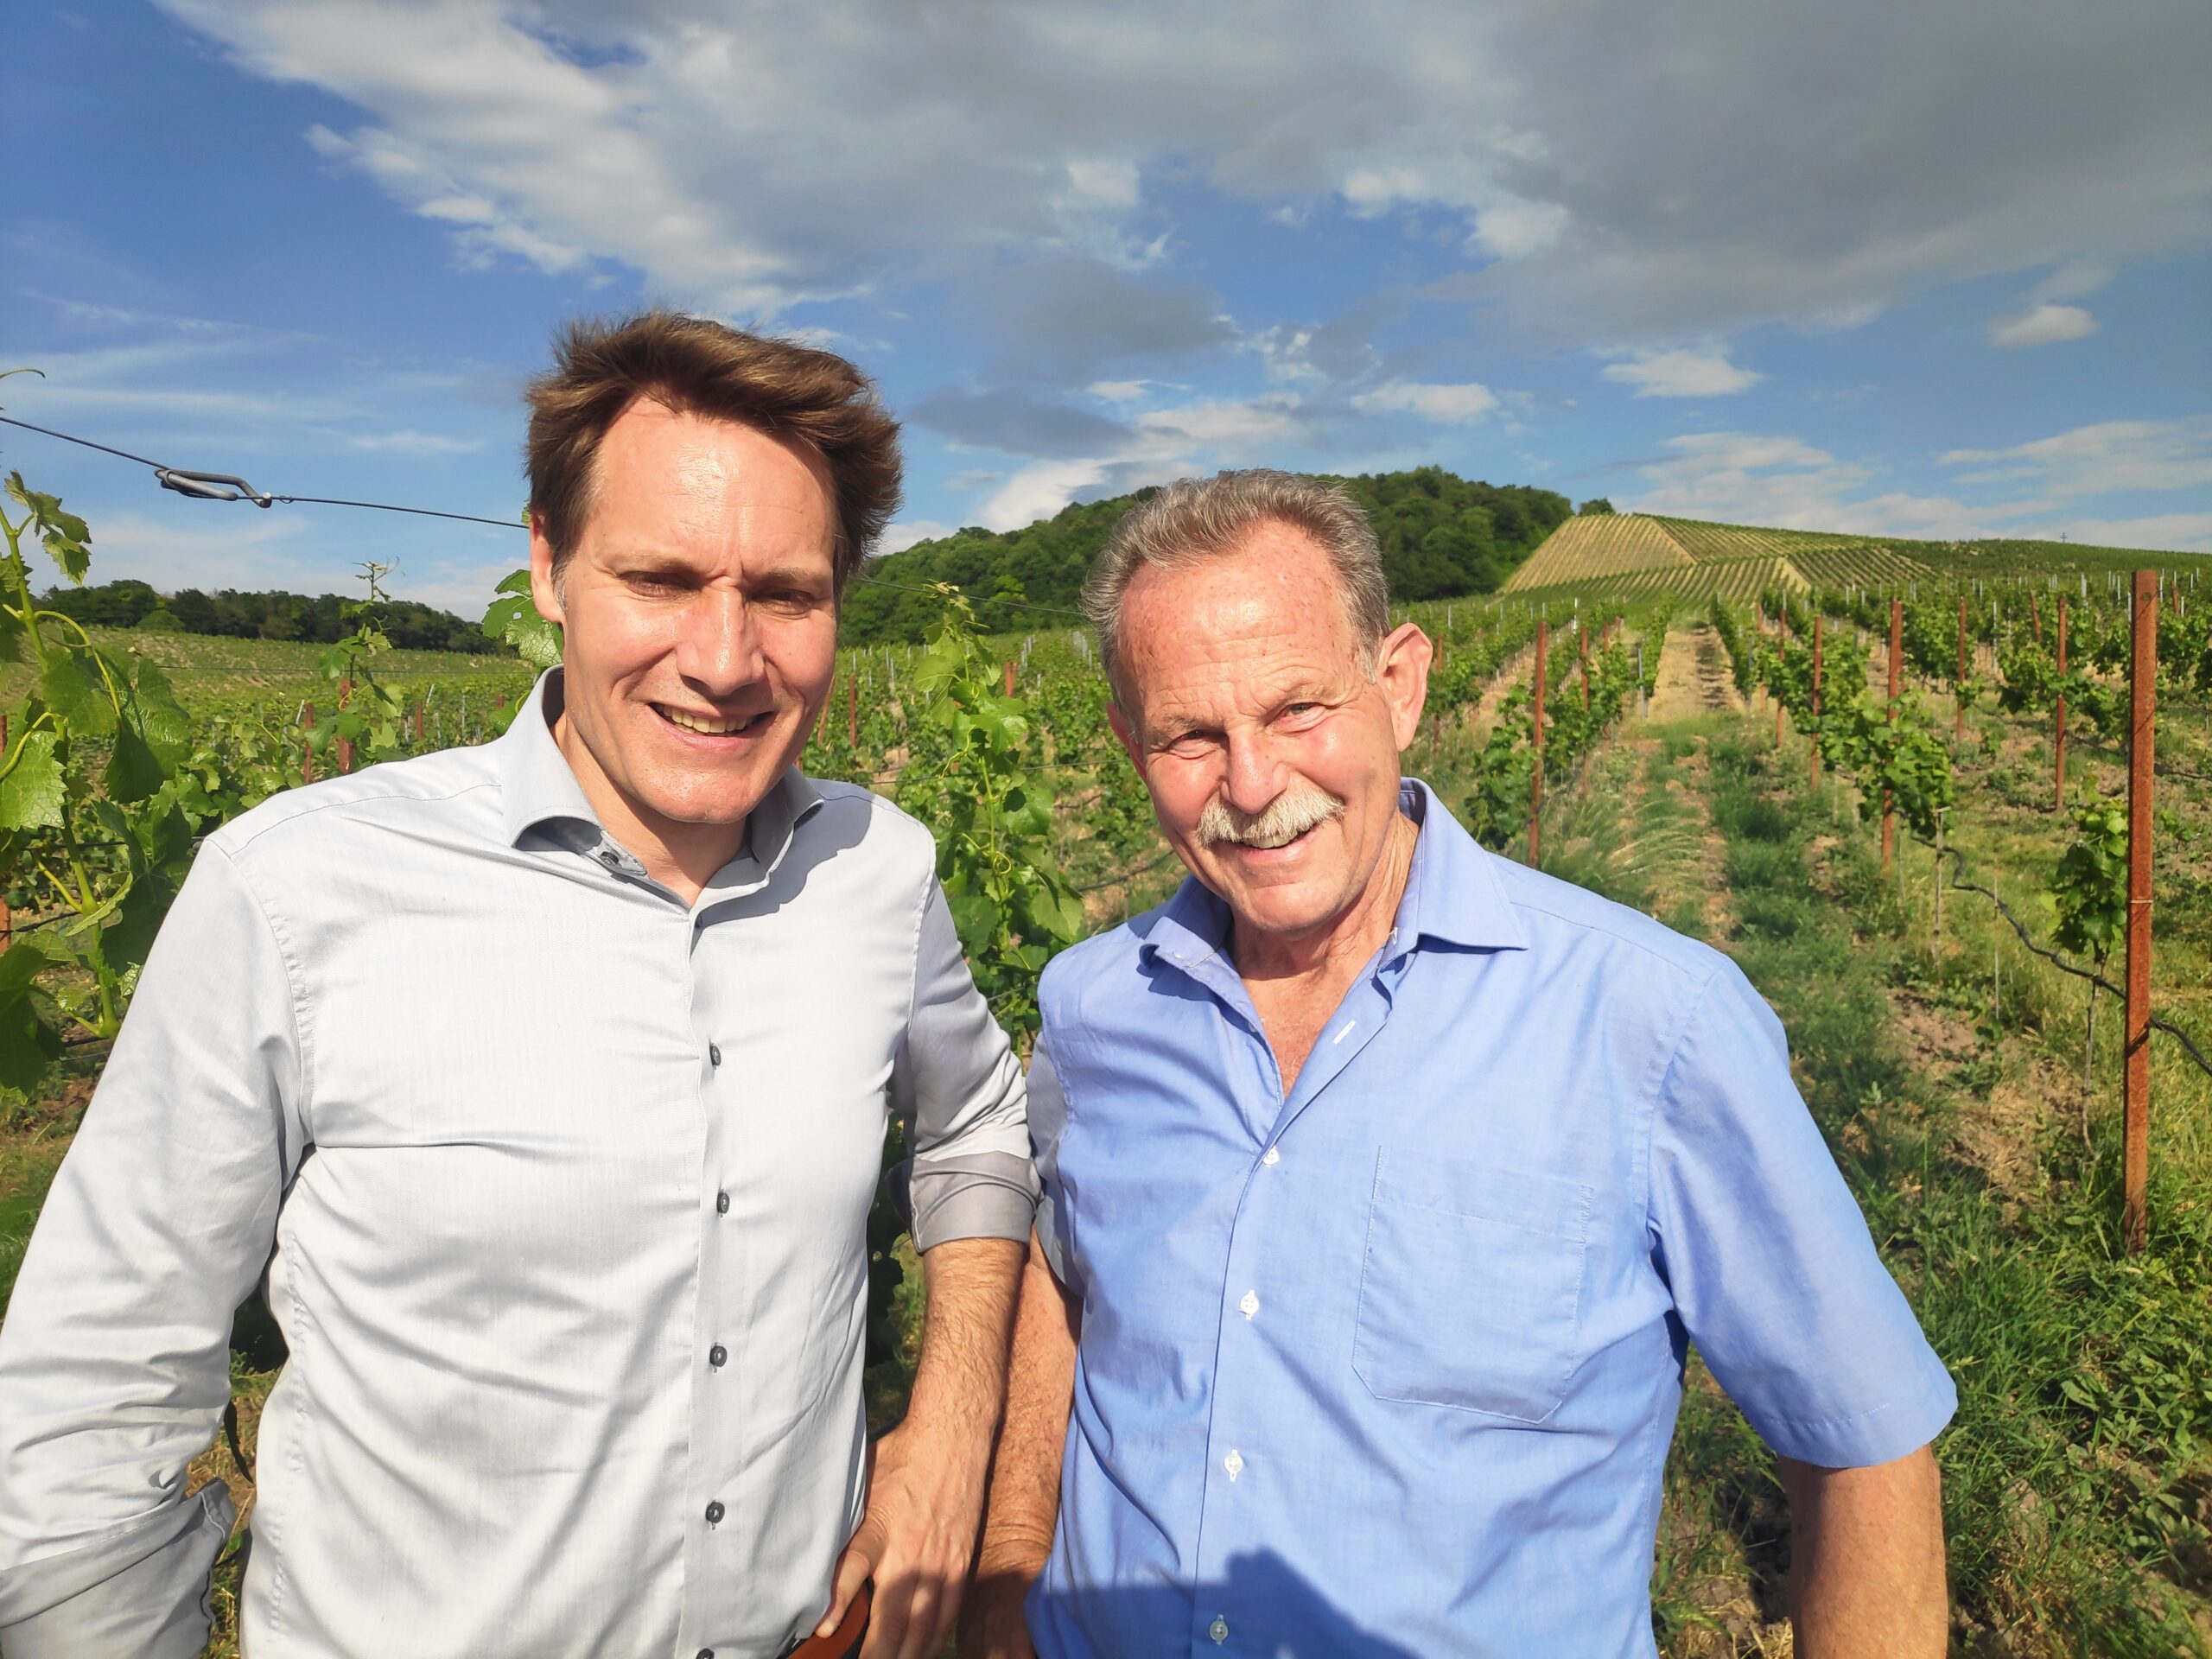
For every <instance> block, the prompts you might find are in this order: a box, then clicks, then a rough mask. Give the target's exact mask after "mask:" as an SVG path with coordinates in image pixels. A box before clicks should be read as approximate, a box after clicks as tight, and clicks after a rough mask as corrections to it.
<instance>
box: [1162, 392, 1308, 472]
mask: <svg viewBox="0 0 2212 1659" xmlns="http://www.w3.org/2000/svg"><path fill="white" fill-rule="evenodd" d="M1303 407H1304V405H1303V404H1302V402H1301V400H1300V397H1299V396H1298V394H1297V393H1295V392H1291V391H1274V392H1267V393H1264V394H1262V396H1260V397H1248V398H1209V399H1207V400H1205V401H1204V402H1201V403H1195V404H1184V405H1182V406H1181V407H1180V408H1177V409H1156V410H1151V411H1150V412H1148V413H1147V414H1143V415H1140V416H1137V418H1136V422H1135V425H1136V429H1137V430H1138V431H1139V432H1140V433H1141V434H1143V435H1146V436H1147V437H1148V438H1156V439H1159V440H1161V441H1164V442H1166V444H1167V445H1168V447H1170V448H1177V449H1181V448H1187V447H1188V446H1189V445H1191V444H1201V445H1204V446H1205V448H1209V449H1213V450H1217V451H1225V452H1227V453H1228V454H1229V455H1230V456H1231V457H1234V456H1236V455H1239V454H1247V453H1249V452H1250V451H1252V450H1253V449H1254V448H1255V447H1258V446H1262V445H1266V444H1269V443H1281V442H1288V441H1290V440H1292V439H1294V438H1295V437H1297V436H1299V435H1300V433H1301V432H1302V431H1303V430H1304V429H1305V422H1304V420H1303V418H1302V416H1301V410H1303ZM1143 448H1146V449H1147V450H1149V451H1154V452H1156V450H1157V448H1158V445H1157V444H1147V445H1145V446H1143Z"/></svg>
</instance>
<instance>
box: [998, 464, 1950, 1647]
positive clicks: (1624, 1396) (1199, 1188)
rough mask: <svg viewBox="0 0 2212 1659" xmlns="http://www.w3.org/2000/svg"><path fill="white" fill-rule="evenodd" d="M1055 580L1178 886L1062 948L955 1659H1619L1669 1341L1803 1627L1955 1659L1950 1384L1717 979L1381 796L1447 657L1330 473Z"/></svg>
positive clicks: (1634, 1598)
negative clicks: (1756, 1444) (1766, 1471)
mask: <svg viewBox="0 0 2212 1659" xmlns="http://www.w3.org/2000/svg"><path fill="white" fill-rule="evenodd" d="M1086 597H1087V601H1088V605H1089V608H1090V613H1091V615H1092V617H1093V620H1095V622H1096V626H1097V628H1098V632H1099V635H1100V639H1101V642H1102V645H1103V647H1104V652H1103V655H1104V660H1105V663H1106V665H1107V669H1108V671H1109V674H1110V675H1111V677H1112V678H1113V683H1114V694H1115V706H1114V711H1113V716H1112V717H1113V721H1114V727H1115V730H1116V733H1117V734H1119V735H1120V737H1121V739H1122V742H1123V743H1124V744H1125V745H1126V746H1127V747H1128V752H1129V754H1130V756H1131V758H1132V759H1133V760H1135V764H1136V766H1137V767H1138V769H1139V770H1140V771H1141V772H1142V773H1143V776H1144V779H1145V782H1146V784H1147V786H1148V787H1149V789H1150V790H1151V792H1152V797H1153V800H1154V805H1155V807H1156V809H1157V810H1158V814H1159V818H1160V825H1161V828H1162V829H1163V830H1164V831H1165V833H1166V836H1167V837H1168V839H1169V840H1170V842H1172V843H1173V846H1174V848H1175V849H1176V851H1177V853H1178V854H1179V855H1180V856H1181V857H1182V859H1183V861H1184V862H1185V864H1186V865H1187V866H1188V867H1189V868H1190V871H1191V879H1189V880H1186V881H1185V883H1184V884H1183V887H1182V888H1181V890H1180V891H1179V893H1176V895H1175V896H1174V898H1173V899H1171V900H1170V901H1169V902H1168V903H1167V904H1166V905H1165V906H1161V907H1160V909H1158V910H1155V911H1153V912H1149V913H1148V914H1147V915H1144V916H1141V917H1139V918H1136V919H1135V920H1134V921H1132V922H1130V923H1129V924H1128V925H1126V926H1123V927H1122V928H1119V929H1117V930H1116V931H1113V932H1111V933H1109V934H1108V935H1106V936H1104V937H1103V938H1097V939H1095V940H1092V941H1090V942H1089V943H1087V944H1084V945H1082V946H1079V947H1078V948H1077V949H1076V950H1071V951H1069V952H1068V953H1066V954H1065V955H1064V956H1062V957H1060V958H1059V959H1058V961H1057V962H1056V963H1053V964H1052V968H1051V969H1049V970H1048V971H1047V973H1046V978H1045V983H1044V988H1043V993H1042V1001H1043V1007H1044V1013H1045V1027H1044V1034H1043V1038H1042V1040H1041V1041H1040V1043H1039V1048H1038V1052H1037V1056H1036V1058H1035V1061H1034V1064H1033V1067H1032V1071H1031V1081H1030V1089H1031V1108H1030V1119H1029V1122H1030V1130H1031V1135H1032V1138H1033V1142H1034V1144H1035V1147H1036V1154H1037V1160H1038V1166H1039V1174H1040V1175H1041V1177H1042V1179H1043V1183H1044V1186H1045V1194H1046V1197H1045V1202H1044V1204H1043V1205H1042V1206H1041V1207H1040V1209H1039V1217H1038V1224H1037V1230H1036V1237H1035V1242H1034V1245H1033V1251H1032V1259H1031V1263H1030V1267H1029V1268H1028V1271H1027V1279H1026V1281H1025V1283H1024V1287H1023V1293H1022V1300H1021V1307H1020V1314H1019V1319H1018V1324H1017V1334H1016V1340H1015V1357H1014V1379H1013V1384H1012V1391H1011V1394H1010V1397H1009V1403H1008V1409H1007V1422H1006V1427H1005V1429H1004V1432H1003V1434H1002V1437H1001V1444H1000V1447H999V1451H998V1455H997V1460H996V1464H995V1473H994V1480H993V1489H992V1494H991V1498H990V1504H989V1511H988V1524H987V1529H986V1535H985V1541H984V1547H983V1554H982V1573H983V1580H984V1582H983V1586H982V1593H981V1595H979V1596H978V1597H976V1598H975V1599H972V1600H971V1603H970V1606H971V1614H972V1616H971V1618H970V1621H969V1642H970V1643H972V1645H971V1646H970V1645H963V1649H962V1650H963V1653H970V1652H977V1653H988V1654H992V1655H1014V1654H1027V1653H1030V1652H1032V1651H1034V1652H1035V1653H1039V1654H1042V1655H1044V1656H1046V1659H1090V1656H1100V1659H1104V1656H1140V1655H1141V1656H1147V1659H1149V1656H1156V1655H1161V1654H1167V1653H1191V1654H1205V1653H1212V1652H1217V1651H1218V1652H1225V1653H1226V1652H1236V1653H1252V1654H1263V1655H1267V1656H1270V1659H1276V1656H1284V1655H1291V1656H1299V1659H1312V1656H1317V1655H1334V1654H1345V1655H1350V1654H1358V1655H1363V1656H1394V1655H1404V1656H1418V1659H1440V1656H1446V1655H1460V1656H1478V1655H1481V1656H1526V1655H1537V1654H1541V1655H1547V1656H1549V1655H1606V1656H1649V1655H1650V1654H1652V1653H1653V1652H1654V1643H1653V1638H1652V1630H1651V1622H1650V1613H1649V1601H1648V1595H1647V1584H1648V1581H1649V1575H1650V1571H1651V1563H1652V1556H1653V1546H1654V1534H1655V1529H1656V1522H1657V1517H1658V1512H1659V1503H1660V1488H1661V1473H1662V1465H1663V1463H1664V1459H1665V1455H1666V1451H1667V1446H1668V1441H1669V1435H1670V1433H1671V1430H1672V1427H1673V1425H1674V1421H1675V1411H1676V1408H1677V1406H1678V1404H1679V1402H1680V1399H1681V1389H1682V1378H1683V1364H1684V1358H1685V1354H1686V1351H1687V1348H1688V1344H1689V1343H1690V1342H1692V1341H1694V1342H1696V1344H1698V1346H1699V1349H1700V1352H1701V1353H1702V1354H1703V1356H1704V1357H1705V1359H1706V1361H1707V1363H1708V1365H1709V1366H1710V1368H1711V1369H1712V1371H1713V1375H1714V1376H1716V1377H1718V1378H1719V1381H1720V1383H1722V1385H1723V1386H1724V1387H1725V1388H1726V1389H1727V1390H1728V1391H1729V1393H1730V1394H1731V1395H1732V1396H1733V1397H1734V1399H1735V1400H1736V1402H1737V1403H1738V1405H1740V1406H1741V1407H1742V1408H1743V1409H1744V1411H1745V1414H1746V1415H1747V1416H1748V1417H1749V1419H1750V1420H1751V1423H1752V1424H1753V1426H1754V1427H1757V1429H1758V1431H1759V1433H1761V1434H1762V1435H1764V1438H1765V1439H1766V1440H1767V1442H1768V1444H1769V1445H1770V1446H1772V1447H1773V1448H1774V1450H1775V1451H1776V1452H1777V1453H1778V1454H1779V1456H1780V1457H1781V1459H1782V1460H1783V1463H1782V1467H1783V1479H1784V1484H1786V1486H1787V1487H1788V1489H1789V1497H1790V1500H1791V1505H1792V1510H1793V1514H1794V1516H1795V1518H1796V1540H1795V1555H1796V1578H1797V1584H1796V1592H1797V1593H1796V1622H1797V1643H1798V1645H1797V1649H1796V1650H1797V1652H1798V1653H1799V1654H1800V1655H1801V1656H1805V1659H1841V1656H1864V1659H1877V1656H1879V1659H1911V1656H1916V1655H1934V1654H1939V1653H1941V1652H1942V1650H1943V1647H1944V1640H1945V1610H1944V1600H1945V1598H1944V1583H1943V1550H1942V1525H1941V1514H1940V1506H1939V1503H1938V1499H1937V1481H1936V1465H1935V1461H1934V1459H1933V1457H1932V1456H1931V1454H1930V1452H1929V1449H1928V1446H1929V1441H1930V1440H1932V1439H1933V1437H1934V1436H1935V1434H1936V1431H1937V1430H1939V1429H1940V1428H1942V1426H1943V1424H1944V1423H1945V1421H1947V1420H1948V1418H1949V1416H1950V1414H1951V1413H1952V1410H1953V1408H1954V1406H1955V1395H1954V1393H1953V1390H1952V1388H1951V1383H1950V1380H1949V1378H1948V1376H1946V1374H1945V1372H1944V1370H1943V1367H1942V1364H1941V1363H1939V1362H1938V1361H1937V1359H1936V1356H1935V1354H1934V1353H1933V1352H1932V1351H1930V1350H1929V1346H1928V1344H1927V1343H1926V1342H1925V1341H1924V1340H1923V1338H1922V1336H1921V1333H1920V1332H1919V1329H1918V1327H1917V1326H1916V1324H1915V1322H1914V1319H1913V1316H1912V1314H1911V1313H1910V1310H1909V1309H1908V1307H1907V1306H1906V1305H1905V1302H1904V1298H1903V1297H1902V1296H1900V1295H1899V1294H1898V1293H1897V1287H1896V1285H1895V1284H1894V1283H1893V1282H1892V1281H1891V1279H1890V1276H1889V1274H1887V1273H1886V1272H1885V1270H1884V1268H1883V1267H1882V1265H1881V1263H1880V1262H1879V1261H1878V1258H1877V1257H1876V1255H1875V1253H1874V1249H1873V1247H1872V1242H1871V1241H1870V1240H1869V1238H1868V1236H1867V1233H1866V1226H1865V1224H1864V1223H1863V1222H1862V1221H1861V1219H1860V1217H1859V1212H1858V1211H1857V1209H1856V1207H1855V1206H1854V1205H1853V1202H1852V1199H1851V1197H1850V1195H1849V1193H1848V1192H1847V1190H1846V1189H1845V1187H1844V1185H1843V1183H1842V1181H1841V1180H1840V1179H1839V1177H1838V1175H1837V1173H1836V1169H1835V1166H1834V1162H1833V1161H1832V1160H1831V1159H1830V1157H1829V1155H1828V1154H1827V1149H1826V1147H1824V1145H1823V1144H1822V1142H1821V1137H1820V1135H1819V1133H1818V1131H1817V1130H1816V1129H1815V1127H1814V1124H1813V1122H1812V1121H1811V1119H1810V1117H1809V1116H1808V1114H1807V1112H1806V1110H1805V1108H1804V1106H1803V1103H1802V1101H1801V1100H1800V1099H1799V1097H1798V1096H1797V1093H1796V1090H1795V1088H1794V1087H1793V1085H1792V1084H1791V1081H1790V1076H1789V1059H1788V1055H1787V1052H1786V1050H1785V1048H1784V1045H1783V1034H1782V1031H1781V1027H1780V1026H1779V1025H1778V1024H1777V1021H1776V1020H1775V1018H1774V1016H1773V1014H1771V1013H1770V1012H1769V1010H1768V1009H1767V1007H1766V1006H1765V1004H1764V1002H1762V1001H1760V1000H1759V998H1758V995H1757V994H1756V993H1755V992H1754V991H1753V990H1752V988H1751V986H1750V985H1749V983H1748V982H1746V981H1745V978H1744V976H1743V975H1742V974H1741V973H1740V972H1738V969H1736V968H1735V966H1734V965H1733V964H1732V963H1730V962H1729V961H1728V960H1727V959H1726V957H1722V956H1720V955H1719V953H1717V952H1715V951H1713V950H1709V949H1707V947H1706V946H1704V945H1702V944H1696V943H1694V942H1693V941H1691V940H1688V939H1686V938H1681V937H1680V936H1678V935H1676V934H1674V933H1672V932H1669V931H1668V930H1667V929H1665V928H1663V927H1662V926H1660V925H1657V924H1656V923H1655V922H1653V921H1651V920H1649V918H1645V917H1643V916H1641V915H1638V914H1637V913H1635V912H1630V911H1628V910H1624V909H1623V908H1621V907H1620V906H1616V905H1612V904H1609V903H1607V902H1605V900H1603V899H1598V898H1596V897H1594V896H1592V894H1590V893H1585V892H1583V891H1581V890H1580V889H1578V888H1575V887H1569V886H1567V885H1566V884H1564V883H1561V882H1559V881H1556V880H1551V879H1549V878H1548V877H1546V876H1543V875H1541V874H1537V873H1536V872H1535V871H1533V870H1529V869H1526V868H1522V867H1521V866H1519V865H1516V864H1513V863H1510V862H1508V861H1504V860H1503V859H1500V858H1497V857H1495V856H1493V855H1491V854H1489V853H1486V852H1484V850H1483V849H1481V848H1479V847H1478V846H1477V845H1476V844H1475V842H1473V841H1472V840H1471V838H1470V837H1469V836H1467V835H1466V833H1465V831H1464V830H1463V829H1460V827H1459V825H1458V824H1457V823H1454V822H1453V821H1452V817H1451V815H1450V814H1449V812H1448V811H1446V809H1445V808H1444V806H1443V804H1442V803H1440V801H1439V800H1438V799H1437V798H1436V797H1435V795H1434V794H1433V793H1432V792H1431V791H1429V790H1428V789H1427V787H1426V786H1425V785H1421V784H1420V783H1418V782H1414V781H1410V780H1406V779H1402V777H1401V775H1400V772H1399V759H1398V758H1399V755H1400V754H1401V753H1402V751H1403V750H1404V748H1405V747H1406V746H1407V744H1408V742H1409V741H1412V738H1413V736H1414V731H1415V729H1416V728H1417V726H1418V724H1419V721H1420V718H1421V705H1422V699H1423V696H1424V691H1425V686H1426V682H1427V671H1428V667H1429V662H1430V655H1431V653H1430V645H1429V642H1428V640H1427V639H1426V638H1424V637H1423V636H1422V634H1421V631H1420V629H1419V628H1417V627H1415V626H1413V625H1411V624H1410V623H1408V624H1406V625H1403V626H1399V627H1396V628H1391V627H1390V626H1389V623H1388V611H1387V607H1386V602H1385V601H1386V594H1385V592H1384V588H1383V578H1382V573H1381V568H1380V563H1379V559H1378V556H1377V554H1376V545H1375V541H1374V537H1373V535H1372V533H1371V532H1370V530H1369V528H1368V526H1367V524H1366V523H1365V521H1364V519H1363V518H1362V516H1361V515H1360V513H1359V512H1358V510H1357V507H1356V506H1355V505H1353V504H1352V503H1351V500H1350V499H1348V498H1347V497H1345V496H1344V494H1343V493H1341V492H1340V491H1338V490H1337V489H1335V488H1332V487H1330V486H1325V485H1323V484H1320V483H1318V482H1314V481H1313V480H1302V479H1297V478H1293V477H1289V476H1286V475H1284V474H1274V473H1244V474H1224V475H1223V476H1221V477H1219V478H1217V479H1214V480H1211V481H1207V482H1203V483H1199V482H1185V483H1183V484H1179V485H1177V486H1174V487H1173V488H1171V489H1168V490H1166V491H1165V492H1163V493H1160V495H1159V496H1157V497H1155V498H1154V499H1152V500H1151V501H1150V502H1148V503H1147V504H1146V505H1143V506H1141V507H1140V508H1139V509H1137V510H1136V511H1135V512H1132V513H1131V514H1130V515H1129V516H1128V518H1125V519H1124V520H1123V521H1122V524H1121V525H1120V526H1119V528H1118V529H1117V531H1116V535H1115V537H1114V539H1113V541H1112V543H1111V544H1110V546H1109V549H1108V550H1107V551H1106V552H1105V553H1104V555H1103V556H1102V557H1101V559H1100V561H1099V563H1098V565H1097V568H1096V571H1095V573H1094V575H1093V578H1092V582H1091V585H1090V590H1089V592H1088V594H1087V595H1086ZM1071 1408H1072V1414H1071ZM1032 1580H1033V1581H1034V1583H1033V1588H1031V1589H1030V1590H1029V1592H1028V1596H1027V1629H1026V1630H1025V1629H1024V1628H1023V1624H1022V1621H1021V1619H1020V1618H1019V1616H1018V1614H1017V1610H1016V1607H1015V1603H1014V1599H1015V1597H1016V1596H1017V1595H1019V1594H1020V1592H1021V1591H1022V1590H1023V1588H1024V1587H1025V1586H1029V1585H1030V1584H1031V1581H1032Z"/></svg>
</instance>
